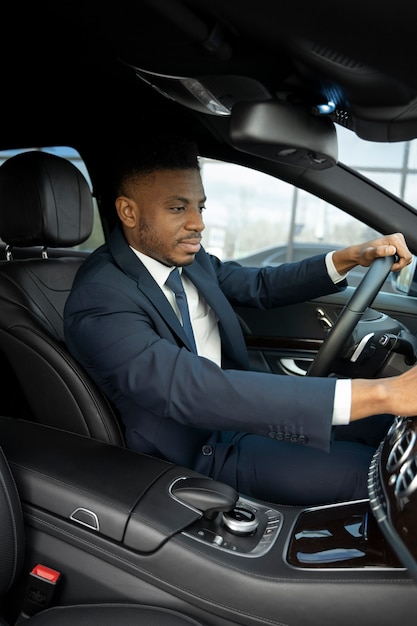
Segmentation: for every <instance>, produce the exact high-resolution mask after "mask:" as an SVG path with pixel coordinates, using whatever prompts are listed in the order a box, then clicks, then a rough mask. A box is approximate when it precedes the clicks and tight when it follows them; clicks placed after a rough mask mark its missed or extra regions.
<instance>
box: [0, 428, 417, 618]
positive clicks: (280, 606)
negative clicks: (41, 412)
mask: <svg viewBox="0 0 417 626" xmlns="http://www.w3.org/2000/svg"><path fill="white" fill-rule="evenodd" d="M416 431H417V425H416V422H415V420H414V419H411V418H407V419H402V418H397V419H396V421H395V423H394V425H393V427H392V429H391V431H390V433H388V435H387V437H386V439H385V440H384V441H383V442H382V443H381V446H380V448H379V450H378V451H377V453H376V454H375V457H374V460H373V463H372V465H371V468H370V472H369V499H367V500H360V501H355V502H345V503H340V504H334V505H326V506H315V507H291V506H282V505H277V504H271V503H266V502H260V501H256V500H253V499H250V498H247V497H245V496H244V495H242V494H238V493H236V491H235V490H234V489H232V488H231V487H229V486H227V485H224V484H223V483H219V482H217V481H213V480H211V479H209V478H207V477H204V476H202V475H200V474H198V473H197V472H193V471H191V470H189V469H187V468H184V467H179V466H175V465H173V464H171V463H168V462H166V461H164V460H161V459H156V458H153V457H149V456H146V455H143V454H138V453H135V452H133V451H131V450H126V449H123V448H119V447H116V446H111V445H108V444H104V443H102V442H98V441H95V440H92V439H90V438H87V437H80V436H78V435H74V434H71V433H68V432H63V431H60V430H57V429H53V428H50V427H46V426H42V425H39V424H35V423H32V422H26V421H23V420H16V419H13V418H3V417H0V441H1V445H2V448H3V450H4V452H5V454H6V457H7V459H8V461H9V464H10V466H11V469H12V472H13V475H14V477H15V480H16V483H17V486H18V489H19V493H20V496H21V499H22V505H23V508H24V514H25V523H26V527H27V537H28V550H27V561H28V563H27V565H28V568H29V569H30V568H31V567H33V564H34V563H36V562H38V560H39V559H42V560H43V561H45V559H47V561H48V562H47V563H46V565H47V566H49V567H52V568H55V569H58V570H59V571H62V572H63V578H64V580H65V583H64V584H63V585H62V586H61V589H60V590H59V592H58V596H57V602H59V603H63V604H66V603H71V602H74V601H77V602H80V601H86V602H91V601H92V597H93V599H94V600H95V601H97V602H109V601H110V602H112V601H113V602H120V601H125V602H146V603H153V604H155V603H157V604H161V605H162V606H166V607H171V608H175V609H179V610H182V611H185V612H186V613H187V614H189V615H192V616H195V617H196V618H200V619H203V621H204V623H206V624H208V626H210V625H212V626H215V625H218V626H222V625H224V626H225V625H227V624H239V625H241V626H244V625H247V626H255V625H256V626H257V625H259V626H260V625H261V624H263V625H265V624H269V625H281V624H285V625H289V626H305V624H309V626H310V625H311V626H316V625H317V626H334V623H335V611H337V623H338V626H351V625H352V623H355V626H362V625H363V626H368V625H369V624H370V623H378V624H379V625H380V626H381V625H382V626H383V625H385V624H386V626H391V625H392V623H393V607H394V606H395V620H398V621H400V622H401V623H402V624H403V625H404V626H408V625H410V626H411V624H414V622H415V611H414V606H415V597H416V593H417V587H416V583H417V580H416V562H417V543H416V541H417V540H416V534H417V533H416V531H415V530H414V529H415V528H416V520H417V510H416V503H417V480H416V475H417V471H416V470H417V457H416V454H417V444H416V439H417V437H416V435H415V432H416Z"/></svg>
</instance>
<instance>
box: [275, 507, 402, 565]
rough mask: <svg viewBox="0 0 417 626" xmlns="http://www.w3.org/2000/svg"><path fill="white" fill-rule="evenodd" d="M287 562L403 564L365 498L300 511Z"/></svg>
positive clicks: (298, 563)
mask: <svg viewBox="0 0 417 626" xmlns="http://www.w3.org/2000/svg"><path fill="white" fill-rule="evenodd" d="M287 560H288V563H289V564H290V565H292V566H294V567H299V568H314V569H328V568H336V569H341V568H358V569H362V568H368V567H379V568H391V567H394V568H395V567H403V566H402V564H401V563H400V561H399V560H398V558H397V557H396V555H395V554H394V552H393V550H392V549H391V548H390V546H389V544H388V543H387V542H386V540H385V539H384V537H383V535H382V533H381V531H380V529H379V528H378V527H377V524H376V522H375V520H374V518H373V515H372V513H371V510H370V508H369V502H368V501H367V500H365V501H360V502H353V503H344V504H343V505H342V506H340V505H334V506H331V505H329V506H323V507H315V508H312V509H308V510H306V511H304V512H303V513H301V514H300V515H299V517H298V519H297V521H296V524H295V525H294V528H293V531H292V533H291V538H290V541H289V547H288V554H287Z"/></svg>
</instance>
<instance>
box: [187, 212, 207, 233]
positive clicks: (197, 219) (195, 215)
mask: <svg viewBox="0 0 417 626" xmlns="http://www.w3.org/2000/svg"><path fill="white" fill-rule="evenodd" d="M205 227H206V226H205V224H204V220H203V215H202V213H201V211H200V209H199V210H197V211H192V212H191V213H190V214H189V218H188V220H187V223H186V228H187V230H195V231H197V232H201V231H202V230H204V228H205Z"/></svg>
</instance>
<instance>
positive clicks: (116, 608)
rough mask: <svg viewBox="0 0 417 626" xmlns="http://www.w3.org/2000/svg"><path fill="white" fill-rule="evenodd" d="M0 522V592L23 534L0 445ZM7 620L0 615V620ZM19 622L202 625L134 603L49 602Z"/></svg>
mask: <svg viewBox="0 0 417 626" xmlns="http://www.w3.org/2000/svg"><path fill="white" fill-rule="evenodd" d="M0 525H1V526H0V527H1V534H0V596H4V595H5V594H6V593H7V592H8V591H10V590H11V589H12V587H13V584H14V583H15V581H16V580H17V579H18V578H19V577H20V576H21V575H22V567H23V562H24V558H23V557H24V548H25V536H24V524H23V513H22V508H21V504H20V500H19V494H18V491H17V488H16V484H15V482H14V479H13V476H12V473H11V471H10V468H9V465H8V462H7V459H6V458H5V456H4V454H3V451H2V450H1V448H0ZM7 623H8V622H7V621H5V620H4V619H2V617H1V616H0V624H2V625H7ZM19 623H20V621H19ZM21 623H22V624H23V623H24V624H30V625H32V624H34V625H35V624H37V625H38V626H73V625H74V624H83V626H90V625H91V626H98V625H100V626H114V624H120V625H121V626H139V625H140V624H143V625H144V626H202V625H201V623H200V622H197V621H196V620H194V619H192V618H190V617H187V616H185V615H182V614H180V613H177V612H176V611H172V610H170V609H165V608H159V607H155V606H147V605H138V604H109V605H105V604H100V605H97V604H89V605H84V604H83V605H76V606H55V607H54V606H53V607H51V608H49V609H46V610H44V611H41V612H39V613H36V614H35V615H33V616H32V617H29V619H27V618H25V619H23V620H22V622H21Z"/></svg>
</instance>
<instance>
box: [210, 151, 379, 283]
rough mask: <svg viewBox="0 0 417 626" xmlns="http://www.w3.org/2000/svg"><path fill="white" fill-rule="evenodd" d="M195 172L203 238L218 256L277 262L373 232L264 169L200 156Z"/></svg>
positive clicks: (356, 276) (356, 277) (354, 278)
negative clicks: (201, 196) (202, 198)
mask: <svg viewBox="0 0 417 626" xmlns="http://www.w3.org/2000/svg"><path fill="white" fill-rule="evenodd" d="M201 174H202V178H203V184H204V188H205V192H206V196H207V202H206V208H207V211H205V213H204V221H205V224H206V228H205V230H204V232H203V244H204V247H205V248H206V250H207V251H208V252H210V253H211V254H214V255H216V256H218V257H219V258H220V259H222V260H229V259H233V260H237V261H239V262H240V263H242V264H244V265H251V266H256V267H259V266H265V265H277V264H280V263H285V262H287V261H289V262H290V261H299V260H301V259H303V258H306V257H309V256H313V255H315V254H320V253H322V252H324V253H326V252H329V251H331V250H334V249H335V248H339V247H344V246H348V245H350V244H351V243H352V242H353V241H366V240H368V239H372V238H373V237H376V236H379V233H377V232H376V231H374V230H373V229H371V228H369V227H368V226H367V225H366V224H364V223H362V222H360V221H359V220H357V219H356V218H354V217H351V216H350V215H348V214H347V213H345V212H344V211H342V210H341V209H338V208H337V207H335V206H333V205H330V204H328V203H326V202H324V201H322V200H321V199H319V198H317V197H316V196H314V195H312V194H310V193H308V192H306V191H303V190H300V189H297V188H296V187H293V186H292V185H290V184H288V183H286V182H283V181H280V180H278V179H276V178H273V177H272V176H269V175H267V174H263V173H260V172H257V171H254V170H251V169H249V168H245V167H242V166H239V165H235V164H230V163H223V162H221V161H215V160H211V159H206V158H202V159H201ZM364 272H365V270H362V268H358V271H357V272H356V271H352V272H351V274H350V276H349V283H350V284H351V285H354V286H356V285H357V284H359V282H360V280H361V279H362V277H363V275H364ZM389 284H390V283H389V281H387V283H386V286H387V289H389Z"/></svg>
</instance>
